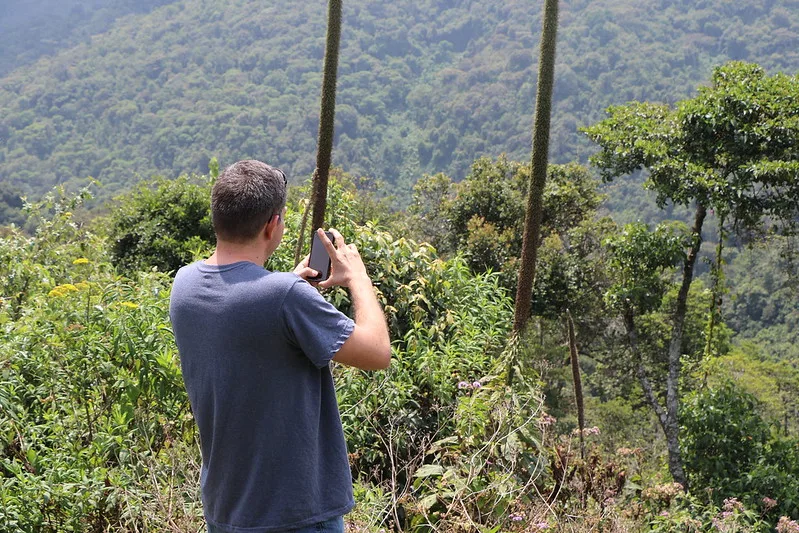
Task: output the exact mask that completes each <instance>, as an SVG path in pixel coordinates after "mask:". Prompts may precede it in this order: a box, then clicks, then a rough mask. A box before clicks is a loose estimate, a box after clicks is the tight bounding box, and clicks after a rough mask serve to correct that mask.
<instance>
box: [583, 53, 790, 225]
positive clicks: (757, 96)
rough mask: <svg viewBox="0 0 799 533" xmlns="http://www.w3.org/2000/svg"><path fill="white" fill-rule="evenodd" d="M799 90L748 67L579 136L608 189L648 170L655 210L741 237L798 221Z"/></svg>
mask: <svg viewBox="0 0 799 533" xmlns="http://www.w3.org/2000/svg"><path fill="white" fill-rule="evenodd" d="M797 87H799V84H798V83H797V81H796V78H795V77H790V76H786V75H784V74H775V75H774V76H767V75H766V74H765V72H764V71H763V69H762V68H760V67H758V66H757V65H753V64H746V63H738V62H732V63H729V64H727V65H724V66H722V67H719V68H717V69H715V71H714V73H713V78H712V85H711V86H710V87H704V88H701V89H700V91H699V95H698V96H696V97H694V98H691V99H687V100H683V101H681V102H679V103H678V104H677V105H676V108H675V109H672V108H671V107H669V106H667V105H659V104H650V103H640V102H632V103H629V104H626V105H624V106H617V107H612V108H610V109H609V110H608V112H609V114H610V117H609V118H607V119H605V120H603V121H602V122H600V123H599V124H596V125H594V126H592V127H590V128H586V129H585V131H586V133H587V134H588V136H589V137H590V138H591V139H592V140H593V141H594V142H596V143H597V144H599V146H600V148H601V150H600V152H599V153H598V154H596V155H595V156H593V157H592V162H593V163H594V164H595V165H596V166H597V167H598V168H599V169H600V171H601V172H602V176H603V178H604V179H606V180H610V179H613V178H614V177H616V176H619V175H624V174H630V173H632V172H634V171H636V170H639V169H647V170H648V171H649V177H648V180H647V186H648V187H650V188H652V189H653V190H655V191H656V192H657V195H658V203H659V204H660V205H664V204H665V203H666V202H667V201H671V202H674V203H676V204H682V205H688V204H690V203H692V202H697V203H699V204H701V205H703V206H705V207H708V208H712V209H715V210H716V211H717V212H718V213H719V216H721V217H722V218H724V219H728V220H730V221H731V222H733V223H734V225H735V227H736V228H737V229H739V230H742V229H753V228H757V227H759V226H760V225H761V224H762V223H763V221H764V220H765V219H769V218H771V219H772V220H771V222H772V223H779V222H783V223H789V221H790V220H791V219H792V218H793V217H795V216H796V213H797V207H796V206H797V205H798V204H799V202H797V199H799V185H797V181H796V179H795V177H796V175H797V172H799V159H798V158H797V156H796V154H795V152H794V151H793V148H792V147H793V146H795V144H796V142H797V139H799V122H797V117H799V104H796V102H799V89H797Z"/></svg>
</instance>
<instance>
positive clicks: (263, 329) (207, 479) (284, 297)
mask: <svg viewBox="0 0 799 533" xmlns="http://www.w3.org/2000/svg"><path fill="white" fill-rule="evenodd" d="M169 314H170V318H171V321H172V327H173V331H174V333H175V340H176V341H177V345H178V351H179V353H180V362H181V369H182V371H183V379H184V381H185V384H186V390H187V391H188V394H189V401H190V402H191V407H192V411H193V414H194V418H195V420H196V421H197V425H198V427H199V430H200V442H201V449H202V473H201V486H202V499H203V508H204V513H205V517H206V520H207V521H208V522H209V523H211V524H213V525H215V526H217V527H219V528H221V529H224V530H226V531H229V532H230V533H255V532H258V533H261V532H264V533H265V532H269V531H282V530H284V529H293V528H299V527H303V526H307V525H310V524H314V523H317V522H321V521H324V520H327V519H329V518H333V517H335V516H340V515H343V514H346V513H347V512H349V511H350V510H351V509H352V507H353V506H354V500H353V495H352V476H351V473H350V468H349V462H348V459H347V446H346V443H345V440H344V432H343V430H342V427H341V418H340V416H339V411H338V404H337V403H336V391H335V388H334V385H333V378H332V376H331V374H330V368H329V362H330V360H331V359H332V358H333V356H334V355H335V354H336V352H337V351H338V350H339V348H341V346H342V344H344V342H345V341H346V340H347V338H349V336H350V334H351V333H352V331H353V328H354V327H355V324H354V323H353V321H352V320H351V319H350V318H348V317H347V316H346V315H344V314H342V313H341V312H339V311H338V310H337V309H336V308H335V307H333V306H332V305H331V304H330V303H328V302H327V301H326V300H325V299H324V298H322V296H321V295H320V294H319V292H318V291H317V290H316V289H315V288H313V287H312V286H311V285H310V284H308V283H307V282H306V281H304V280H302V279H301V278H299V277H298V276H296V275H295V274H291V273H273V272H269V271H268V270H265V269H263V268H261V267H259V266H257V265H255V264H254V263H250V262H246V261H243V262H239V263H233V264H230V265H221V266H216V265H208V264H205V263H204V262H197V263H193V264H191V265H188V266H185V267H183V268H181V269H180V270H179V271H178V273H177V276H176V277H175V281H174V284H173V287H172V294H171V297H170V305H169Z"/></svg>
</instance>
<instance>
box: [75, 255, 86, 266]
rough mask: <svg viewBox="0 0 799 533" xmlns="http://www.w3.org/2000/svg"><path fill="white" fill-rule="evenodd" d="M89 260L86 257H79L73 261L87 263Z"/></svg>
mask: <svg viewBox="0 0 799 533" xmlns="http://www.w3.org/2000/svg"><path fill="white" fill-rule="evenodd" d="M88 262H89V260H88V259H86V258H85V257H78V258H77V259H75V260H74V261H72V264H73V265H85V264H86V263H88Z"/></svg>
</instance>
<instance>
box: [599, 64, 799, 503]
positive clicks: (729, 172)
mask: <svg viewBox="0 0 799 533" xmlns="http://www.w3.org/2000/svg"><path fill="white" fill-rule="evenodd" d="M711 81H712V83H711V85H710V86H708V87H703V88H700V89H699V94H698V95H697V96H696V97H694V98H691V99H687V100H683V101H681V102H679V103H678V104H677V105H676V106H675V107H674V108H671V107H669V106H667V105H661V104H651V103H639V102H632V103H629V104H626V105H622V106H617V107H611V108H610V109H609V110H608V113H609V115H610V117H609V118H607V119H605V120H603V121H601V122H600V123H598V124H596V125H594V126H592V127H590V128H586V129H585V132H586V133H587V134H588V136H589V137H590V138H591V139H592V140H593V141H594V142H596V143H597V144H598V145H599V147H600V151H599V152H598V153H597V154H596V155H595V156H594V157H592V162H593V164H594V165H596V166H597V167H598V168H599V169H600V172H601V175H602V177H603V179H604V180H606V181H610V180H613V179H614V178H615V177H618V176H622V175H625V174H630V173H632V172H635V171H637V170H640V169H646V170H647V171H648V172H649V176H648V178H647V181H646V186H647V187H648V188H651V189H653V190H654V191H655V192H656V193H657V200H658V204H659V205H660V206H664V205H665V204H666V203H667V202H672V203H674V204H680V205H685V206H689V205H691V206H693V207H694V209H695V215H694V222H693V226H692V228H691V239H690V241H691V242H690V245H689V246H688V250H687V253H686V255H685V259H684V260H683V265H682V279H681V283H680V289H679V293H678V296H677V301H676V302H675V306H674V309H673V312H672V317H671V318H672V321H671V322H672V323H671V340H670V342H669V347H668V375H667V380H666V383H667V385H666V386H667V391H666V406H665V409H663V411H664V412H665V415H666V416H665V425H664V427H663V429H664V432H665V434H666V439H667V442H668V448H669V470H670V472H671V474H672V476H673V477H674V479H675V481H677V482H678V483H681V484H683V486H684V487H686V488H687V481H686V476H685V472H684V470H683V464H682V459H681V457H680V448H679V422H678V409H679V379H680V357H681V355H682V345H683V331H684V323H685V315H686V309H687V301H688V292H689V289H690V287H691V282H692V281H693V275H694V266H695V263H696V258H697V254H698V252H699V247H700V245H701V242H702V236H701V235H702V228H703V225H704V222H705V219H706V217H707V215H708V211H710V214H711V215H712V214H714V213H715V215H717V216H718V217H719V218H720V219H723V220H725V221H727V222H728V223H729V224H730V225H731V229H732V230H733V231H734V232H736V233H742V232H744V231H747V232H748V231H755V230H762V229H763V228H764V227H765V226H772V227H781V228H788V227H790V225H791V224H792V223H793V222H794V221H795V219H796V216H797V214H799V153H797V151H796V146H797V143H799V80H797V78H796V76H787V75H785V74H776V75H774V76H767V75H766V74H765V72H764V71H763V69H761V68H760V67H759V66H757V65H753V64H747V63H741V62H731V63H728V64H726V65H724V66H721V67H719V68H717V69H715V71H714V73H713V76H712V80H711Z"/></svg>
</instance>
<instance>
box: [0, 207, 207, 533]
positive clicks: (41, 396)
mask: <svg viewBox="0 0 799 533" xmlns="http://www.w3.org/2000/svg"><path fill="white" fill-rule="evenodd" d="M76 201H77V200H76V199H73V198H70V197H67V198H59V197H57V196H55V195H54V196H53V197H52V198H51V199H48V200H47V201H46V202H43V203H40V204H35V205H32V206H30V211H31V213H33V214H36V215H37V216H36V218H38V225H37V227H36V234H35V236H34V237H27V236H25V235H23V234H21V233H19V232H13V233H11V234H9V235H7V236H5V237H3V238H2V239H0V255H3V256H4V257H11V256H13V257H14V261H13V262H11V264H10V267H11V268H12V269H13V271H12V272H11V275H9V276H3V277H2V279H3V280H4V284H3V286H2V295H3V299H2V307H0V346H2V349H1V350H0V428H2V430H0V502H2V505H0V523H2V524H3V525H4V527H7V528H11V529H13V530H14V531H20V532H24V533H33V532H52V533H56V532H61V531H83V530H87V529H89V530H95V531H107V530H118V529H122V530H126V529H127V530H141V529H149V530H152V531H158V530H162V529H160V528H163V522H162V523H161V524H159V523H158V521H153V511H154V510H155V509H157V508H158V507H159V506H162V505H165V506H167V507H169V508H173V509H174V512H172V513H167V514H166V515H162V519H168V520H169V521H171V522H172V523H180V522H183V521H187V522H191V521H194V522H196V521H197V519H198V518H199V516H200V515H199V514H197V513H196V511H197V506H196V505H193V504H192V503H191V500H188V501H183V497H182V496H176V495H175V494H174V493H173V492H172V491H171V490H167V488H168V487H169V486H171V485H172V484H179V485H183V486H185V487H186V490H187V491H188V492H187V494H189V493H191V492H193V490H192V489H191V488H190V487H191V486H192V485H193V484H195V483H196V479H197V476H198V475H199V470H198V467H197V461H196V459H193V457H194V455H195V454H196V451H195V448H194V447H195V442H194V435H195V431H194V430H193V424H192V423H191V417H190V414H189V408H188V401H187V398H186V394H185V391H184V389H183V383H182V379H181V377H180V369H179V366H178V363H177V351H176V349H175V347H174V343H173V341H172V335H171V331H170V329H169V327H168V324H167V321H166V308H167V302H168V294H169V290H168V289H169V284H170V279H169V278H168V277H167V276H165V275H163V274H157V273H148V274H143V275H141V276H140V277H139V278H138V279H137V280H136V281H131V280H125V279H122V278H118V277H117V276H116V275H115V274H114V273H113V270H112V268H111V266H110V265H109V264H108V263H107V258H106V256H105V255H104V250H105V247H104V246H102V242H101V241H100V240H99V239H98V238H97V237H95V236H93V235H92V234H90V233H88V232H86V230H85V228H81V227H79V226H78V225H77V224H75V222H74V221H73V215H72V212H71V209H73V208H74V207H75V206H76ZM3 264H4V265H5V264H6V263H5V262H3ZM20 283H21V284H22V285H21V286H20V285H19V284H20ZM20 295H24V297H23V298H20ZM178 463H179V464H181V465H182V467H181V469H180V470H179V473H178V471H177V470H175V465H176V464H178ZM173 497H174V499H173ZM176 504H177V506H175V505H176ZM164 508H166V507H164Z"/></svg>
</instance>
